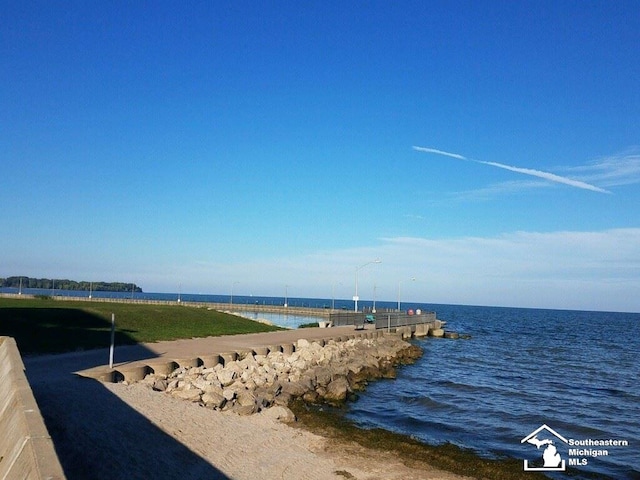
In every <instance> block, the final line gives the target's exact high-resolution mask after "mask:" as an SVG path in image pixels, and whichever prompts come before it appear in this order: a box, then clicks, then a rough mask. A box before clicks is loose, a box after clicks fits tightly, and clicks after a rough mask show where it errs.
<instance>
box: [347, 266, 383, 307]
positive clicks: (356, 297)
mask: <svg viewBox="0 0 640 480" xmlns="http://www.w3.org/2000/svg"><path fill="white" fill-rule="evenodd" d="M372 263H382V262H381V261H380V259H379V258H376V259H375V260H372V261H370V262H367V263H365V264H364V265H360V266H359V267H356V294H355V295H354V296H353V302H354V307H353V311H354V312H357V311H358V300H359V298H358V272H359V271H360V270H361V269H363V268H364V267H366V266H367V265H371V264H372Z"/></svg>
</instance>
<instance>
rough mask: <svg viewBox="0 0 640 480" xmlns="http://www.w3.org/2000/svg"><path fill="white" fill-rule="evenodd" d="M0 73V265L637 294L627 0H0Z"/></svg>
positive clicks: (633, 80) (237, 285)
mask: <svg viewBox="0 0 640 480" xmlns="http://www.w3.org/2000/svg"><path fill="white" fill-rule="evenodd" d="M0 82H1V85H2V88H1V89H0V165H1V168H2V170H1V171H2V175H1V178H2V188H1V189H0V205H1V206H2V220H1V221H0V234H1V236H2V239H3V244H2V249H1V250H0V276H11V275H29V276H34V277H56V278H70V279H75V280H95V281H98V280H104V281H133V282H136V283H137V284H139V285H140V286H141V287H142V288H143V289H144V290H145V291H157V292H176V291H178V289H179V288H180V289H181V291H182V292H189V293H219V294H228V293H229V291H230V290H231V286H232V285H234V287H233V288H234V293H236V294H238V295H250V294H253V295H279V296H283V295H284V293H285V285H288V287H287V289H288V294H289V296H291V297H325V298H330V297H331V296H332V295H333V292H335V295H336V297H337V298H351V296H352V295H353V294H354V283H355V271H356V268H357V267H359V266H361V265H363V264H365V263H367V262H369V261H372V260H374V259H376V258H379V259H380V260H381V261H382V263H380V264H378V265H375V264H374V265H368V266H366V267H364V268H362V269H360V270H359V284H360V285H359V288H360V291H359V294H360V297H361V298H362V299H371V298H372V297H373V291H374V286H375V290H376V298H377V299H378V300H390V301H395V300H396V299H397V296H398V290H399V288H398V287H399V286H400V292H401V298H402V300H403V301H416V302H432V303H461V304H480V305H507V306H524V307H550V308H572V309H573V308H575V309H595V310H623V311H640V208H639V206H640V147H639V145H640V3H639V2H638V1H616V2H609V1H601V2H595V1H575V2H572V1H561V2H558V1H521V2H520V1H518V2H513V1H505V2H499V1H477V2H476V1H462V2H458V1H446V2H423V1H416V2H408V1H399V2H382V1H380V2H376V1H374V2H342V1H341V2H328V1H322V2H245V1H239V2H218V1H215V2H209V1H205V2H125V1H115V2H100V1H76V2H54V1H43V2H29V1H27V2H24V1H6V0H3V1H0ZM414 147H418V148H414ZM412 278H415V281H411V279H412Z"/></svg>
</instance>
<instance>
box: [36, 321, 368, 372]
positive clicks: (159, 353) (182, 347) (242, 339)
mask: <svg viewBox="0 0 640 480" xmlns="http://www.w3.org/2000/svg"><path fill="white" fill-rule="evenodd" d="M373 331H374V329H373V327H372V326H371V325H368V326H367V329H365V330H364V332H365V333H368V332H373ZM362 333H363V331H362V330H358V331H356V330H355V329H354V327H353V326H347V327H332V328H298V329H292V330H282V331H278V332H265V333H249V334H241V335H223V336H218V337H205V338H191V339H182V340H172V341H163V342H155V343H142V344H137V345H124V346H117V345H116V347H115V349H114V370H126V369H129V370H130V369H133V368H136V367H138V366H141V365H144V364H152V363H154V362H155V363H158V362H160V363H161V362H170V361H176V362H177V363H178V364H181V362H182V360H184V359H197V358H199V357H202V356H207V355H212V354H219V353H223V352H233V351H240V350H250V349H254V348H258V347H268V346H270V345H282V344H287V343H288V344H293V343H295V342H296V341H297V340H299V339H301V338H305V339H307V340H315V339H329V338H332V337H340V336H346V335H353V334H362ZM24 363H25V366H26V369H27V375H28V377H29V382H31V383H37V382H38V381H39V379H40V378H41V377H42V376H44V377H46V378H47V381H51V380H52V379H53V377H65V376H68V375H71V374H78V375H81V376H84V377H90V378H97V379H102V380H107V381H108V379H109V378H110V373H111V369H110V368H109V349H107V348H105V349H97V350H89V351H83V352H72V353H64V354H60V355H46V356H31V357H25V358H24Z"/></svg>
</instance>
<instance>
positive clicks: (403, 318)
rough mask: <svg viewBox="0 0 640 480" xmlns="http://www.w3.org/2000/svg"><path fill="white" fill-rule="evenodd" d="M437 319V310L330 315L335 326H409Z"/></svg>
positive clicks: (378, 327) (377, 327) (330, 319)
mask: <svg viewBox="0 0 640 480" xmlns="http://www.w3.org/2000/svg"><path fill="white" fill-rule="evenodd" d="M435 320H436V313H435V312H421V313H420V314H409V313H406V312H383V313H362V312H338V313H331V314H330V315H329V321H330V322H331V323H332V325H333V326H334V327H341V326H345V325H354V326H355V325H363V324H375V327H376V329H380V328H397V327H407V326H411V325H419V324H423V323H431V322H435Z"/></svg>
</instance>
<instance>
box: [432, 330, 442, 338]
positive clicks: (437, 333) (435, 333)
mask: <svg viewBox="0 0 640 480" xmlns="http://www.w3.org/2000/svg"><path fill="white" fill-rule="evenodd" d="M429 336H431V337H436V338H442V337H444V330H443V329H441V328H434V329H433V330H429Z"/></svg>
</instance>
